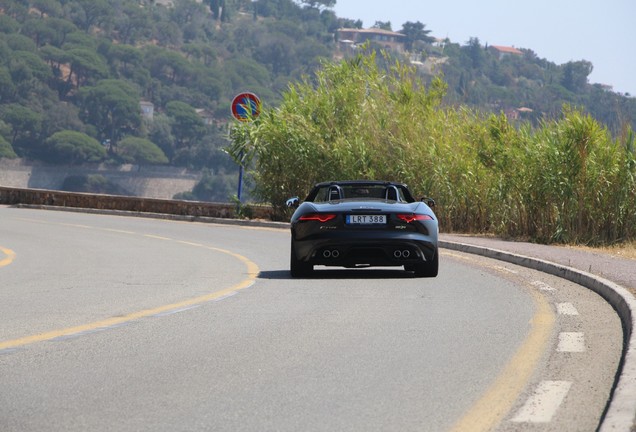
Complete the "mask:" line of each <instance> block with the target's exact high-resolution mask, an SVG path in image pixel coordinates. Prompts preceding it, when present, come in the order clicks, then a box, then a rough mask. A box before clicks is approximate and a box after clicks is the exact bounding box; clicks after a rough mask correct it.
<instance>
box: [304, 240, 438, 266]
mask: <svg viewBox="0 0 636 432" xmlns="http://www.w3.org/2000/svg"><path fill="white" fill-rule="evenodd" d="M294 250H295V252H296V258H297V259H298V260H300V261H304V262H308V263H311V264H314V265H325V266H339V267H354V266H359V265H370V266H403V265H409V264H418V263H422V262H425V261H432V260H433V259H434V257H435V255H436V254H437V238H430V237H425V236H422V235H418V234H411V235H407V236H403V237H400V238H394V237H389V236H385V237H380V238H372V239H369V238H337V237H331V238H319V239H305V240H296V241H294Z"/></svg>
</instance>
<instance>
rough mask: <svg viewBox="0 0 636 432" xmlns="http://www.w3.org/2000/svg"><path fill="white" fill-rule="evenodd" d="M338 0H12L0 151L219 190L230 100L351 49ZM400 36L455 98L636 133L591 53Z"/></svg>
mask: <svg viewBox="0 0 636 432" xmlns="http://www.w3.org/2000/svg"><path fill="white" fill-rule="evenodd" d="M330 3H332V2H329V1H309V0H304V1H296V2H294V1H292V0H277V1H273V0H270V1H268V0H257V1H251V0H205V1H194V0H174V1H152V0H66V1H60V0H29V1H25V0H20V1H18V0H5V1H3V3H2V6H0V157H22V158H27V159H32V160H41V161H46V162H49V163H64V164H83V163H87V162H95V163H110V164H119V163H136V164H170V165H174V166H184V167H190V168H195V169H206V170H208V171H209V173H210V175H207V176H206V178H208V179H216V180H214V181H215V182H216V183H215V187H216V189H219V186H221V189H223V188H226V189H228V188H229V189H231V187H230V186H228V182H229V180H227V179H226V178H225V177H224V176H227V175H228V174H230V173H233V172H234V170H235V169H236V168H235V165H234V163H233V162H232V161H231V160H230V159H229V158H228V157H227V155H225V153H224V152H223V151H222V149H223V148H224V147H225V146H226V145H227V138H226V137H227V126H226V125H227V123H228V122H229V121H230V108H229V107H230V101H231V99H232V97H233V96H234V95H236V94H237V93H239V92H242V91H245V90H249V91H252V92H255V93H257V94H258V95H259V96H260V97H261V99H262V100H263V101H264V103H265V104H266V105H268V106H276V105H278V104H279V103H280V101H281V95H282V93H283V92H284V91H286V90H287V89H288V85H289V83H290V82H292V81H297V80H300V79H301V78H302V77H303V76H305V75H311V74H312V72H313V71H315V70H316V69H317V68H318V67H319V66H320V62H321V61H322V60H323V59H334V58H335V59H338V58H341V57H343V56H346V55H347V52H346V50H343V46H342V44H341V43H339V40H338V32H337V31H338V29H340V28H356V27H359V26H360V22H359V21H357V22H355V21H351V20H344V19H340V18H338V17H337V16H336V15H335V14H334V12H333V11H332V10H331V9H330V8H329V7H328V6H329V5H330ZM400 31H402V32H403V33H404V34H406V38H405V45H406V47H407V48H408V50H407V51H405V52H403V53H394V55H395V56H398V57H400V56H402V57H403V58H404V60H406V61H413V64H415V65H417V67H418V70H419V71H420V72H421V73H422V74H423V75H425V76H426V77H428V78H432V76H433V75H435V74H439V73H442V74H443V77H444V80H445V81H446V82H447V84H448V89H447V94H446V97H445V98H444V103H446V104H450V105H457V106H459V105H468V106H471V107H478V108H480V109H482V110H484V111H492V112H500V111H503V112H506V113H507V114H509V116H510V117H511V118H518V119H519V121H529V122H533V123H534V124H538V123H540V122H541V121H542V119H545V118H552V117H555V116H559V115H560V113H561V110H562V106H563V104H564V103H567V104H571V105H574V106H577V107H579V108H581V109H583V110H585V111H587V112H589V113H590V114H591V115H593V116H594V117H595V118H596V119H598V120H599V121H600V122H602V123H603V124H605V125H607V127H608V128H609V129H610V131H612V132H613V133H614V134H615V135H616V136H619V135H620V134H621V133H623V131H624V130H626V126H628V125H631V127H632V128H636V99H634V98H630V97H625V96H622V95H618V94H616V93H613V92H611V91H609V90H607V89H605V88H603V87H601V86H598V85H590V84H589V83H588V80H587V78H588V76H589V73H590V72H591V66H592V65H591V64H589V63H588V62H585V61H579V62H569V63H567V64H564V65H556V64H554V63H551V62H548V61H547V60H545V59H542V58H541V57H540V55H539V54H537V53H534V52H532V51H531V50H522V51H521V52H519V53H515V54H513V55H501V53H500V52H499V51H497V50H496V49H494V48H493V47H486V46H482V45H481V44H480V42H479V40H478V39H477V38H473V39H471V40H470V41H469V42H468V43H467V44H465V45H461V44H458V43H454V42H453V41H448V40H446V41H435V40H434V39H433V38H431V37H430V35H429V33H430V30H427V29H426V28H425V25H423V24H421V23H406V24H405V28H403V29H400ZM371 46H372V47H374V46H376V45H374V42H371ZM381 47H382V46H381V45H377V48H381ZM140 108H141V109H140ZM233 177H234V175H233V174H232V178H233ZM219 179H220V180H219ZM210 182H212V180H210ZM211 187H212V185H210V188H211ZM200 190H201V191H203V192H201V195H200V196H198V198H201V199H206V198H209V196H206V195H205V194H206V192H205V190H206V188H205V187H201V188H200ZM224 193H225V192H224Z"/></svg>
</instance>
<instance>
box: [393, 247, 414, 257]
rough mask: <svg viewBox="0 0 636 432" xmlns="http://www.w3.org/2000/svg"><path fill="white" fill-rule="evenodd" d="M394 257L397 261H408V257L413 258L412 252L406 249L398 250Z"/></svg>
mask: <svg viewBox="0 0 636 432" xmlns="http://www.w3.org/2000/svg"><path fill="white" fill-rule="evenodd" d="M393 256H394V257H395V258H397V259H400V258H403V259H407V258H408V257H410V256H411V251H410V250H408V249H404V250H399V249H398V250H396V251H395V252H393Z"/></svg>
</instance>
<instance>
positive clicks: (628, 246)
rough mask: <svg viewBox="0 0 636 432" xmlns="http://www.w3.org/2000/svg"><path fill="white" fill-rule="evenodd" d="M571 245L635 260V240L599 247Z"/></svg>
mask: <svg viewBox="0 0 636 432" xmlns="http://www.w3.org/2000/svg"><path fill="white" fill-rule="evenodd" d="M573 247H576V248H579V249H584V250H588V251H592V252H601V253H606V254H609V255H612V256H614V257H617V258H625V259H632V260H635V261H636V241H631V242H625V243H619V244H615V245H612V246H601V247H588V246H573Z"/></svg>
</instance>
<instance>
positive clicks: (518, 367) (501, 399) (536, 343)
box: [450, 290, 554, 432]
mask: <svg viewBox="0 0 636 432" xmlns="http://www.w3.org/2000/svg"><path fill="white" fill-rule="evenodd" d="M530 292H531V293H532V297H533V300H534V303H535V305H536V313H535V314H534V316H533V318H532V321H531V328H530V334H529V335H528V336H527V337H526V339H525V341H524V342H523V344H522V345H521V347H519V349H518V350H517V352H516V353H515V355H514V356H513V357H512V359H510V361H509V362H508V364H507V365H506V366H505V367H504V369H503V371H502V372H501V374H499V376H498V378H497V379H496V380H495V382H494V383H493V384H492V385H491V387H490V388H489V389H488V390H487V391H486V393H484V395H483V396H482V397H481V398H480V399H479V400H478V401H477V402H476V403H475V404H474V405H473V406H472V408H471V409H470V410H469V411H468V412H467V413H466V414H465V415H464V417H463V418H461V419H460V420H459V421H458V422H457V423H456V424H455V426H454V427H453V428H452V429H450V430H451V431H452V432H460V431H461V432H481V431H488V430H491V429H492V428H493V427H494V426H495V425H497V424H499V423H500V422H501V420H502V419H503V418H504V416H505V415H506V414H507V413H508V412H509V411H510V409H511V408H512V406H513V404H514V403H515V401H516V399H517V398H518V397H519V395H520V394H521V392H522V391H523V388H524V387H525V386H526V385H527V383H528V381H529V379H530V377H531V375H532V372H533V371H534V369H535V367H536V365H537V364H538V362H539V360H540V358H541V356H542V355H543V352H544V350H545V347H546V344H547V342H548V338H549V337H550V334H551V333H552V329H553V327H554V314H553V313H552V309H551V307H550V305H549V303H548V302H547V301H546V300H545V298H544V297H543V296H542V295H541V294H540V293H538V292H536V291H535V290H530Z"/></svg>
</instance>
